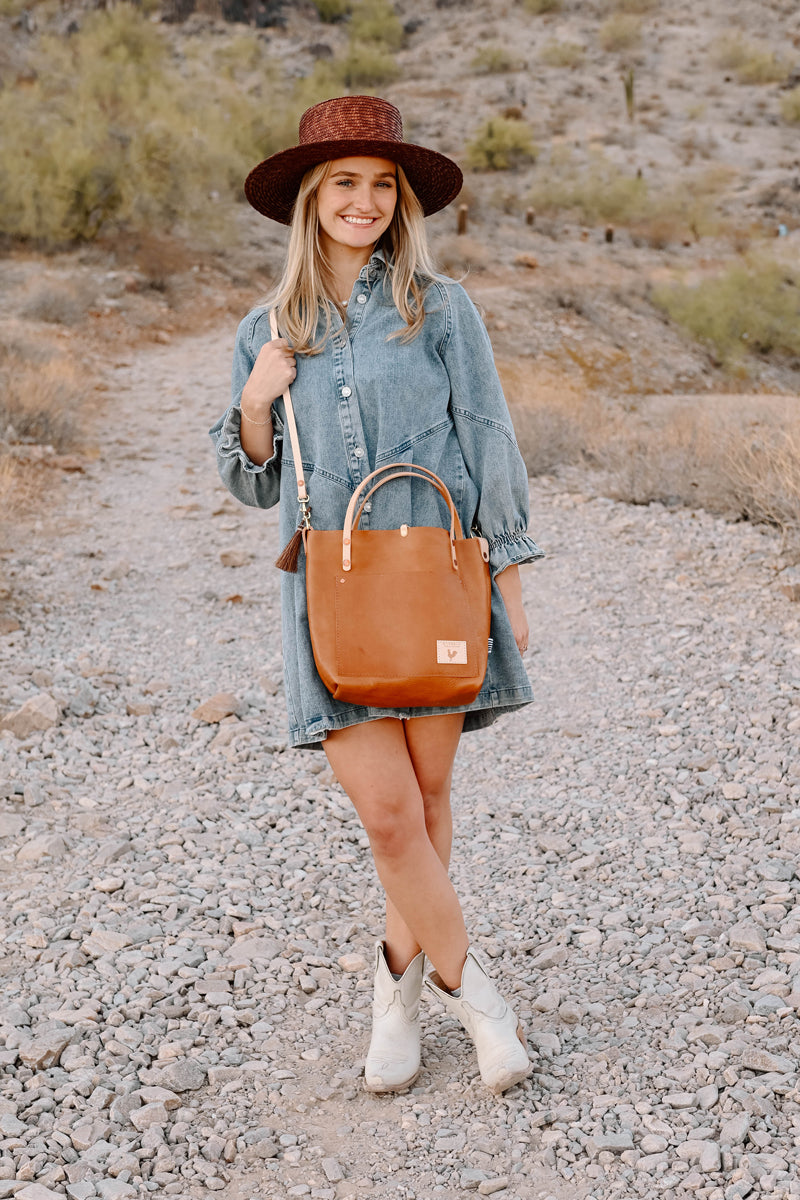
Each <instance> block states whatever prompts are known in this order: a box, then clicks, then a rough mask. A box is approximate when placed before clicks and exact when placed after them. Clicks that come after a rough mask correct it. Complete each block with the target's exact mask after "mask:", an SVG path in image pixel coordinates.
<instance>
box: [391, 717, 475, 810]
mask: <svg viewBox="0 0 800 1200" xmlns="http://www.w3.org/2000/svg"><path fill="white" fill-rule="evenodd" d="M463 727H464V713H463V712H459V713H441V714H438V715H437V716H434V717H411V718H410V720H408V721H406V722H405V734H406V743H407V745H408V752H409V755H410V757H411V763H412V766H413V768H414V774H415V776H416V779H417V782H418V784H419V788H420V791H421V792H422V795H423V797H424V798H425V799H426V800H428V801H431V800H436V799H444V800H448V799H449V796H450V780H451V778H452V774H453V763H454V762H455V757H456V751H457V750H458V743H459V740H460V738H461V731H462V729H463Z"/></svg>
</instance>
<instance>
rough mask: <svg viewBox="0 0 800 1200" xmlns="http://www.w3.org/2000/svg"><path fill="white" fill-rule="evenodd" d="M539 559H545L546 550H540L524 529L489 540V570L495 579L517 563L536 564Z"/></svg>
mask: <svg viewBox="0 0 800 1200" xmlns="http://www.w3.org/2000/svg"><path fill="white" fill-rule="evenodd" d="M539 558H544V550H540V549H539V547H538V546H537V545H536V542H534V541H533V540H532V539H531V538H529V537H528V535H527V533H526V532H525V530H524V529H517V530H514V532H513V533H501V534H500V535H499V536H498V537H495V538H490V539H489V568H490V570H491V572H492V578H493V579H494V577H495V576H496V575H499V574H500V572H501V571H505V569H506V567H511V566H513V565H514V564H515V563H528V562H536V560H537V559H539Z"/></svg>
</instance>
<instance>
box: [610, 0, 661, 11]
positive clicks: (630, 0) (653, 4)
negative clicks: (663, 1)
mask: <svg viewBox="0 0 800 1200" xmlns="http://www.w3.org/2000/svg"><path fill="white" fill-rule="evenodd" d="M609 3H610V7H611V8H614V9H616V11H617V12H620V13H649V12H652V11H653V9H655V8H658V6H659V0H609Z"/></svg>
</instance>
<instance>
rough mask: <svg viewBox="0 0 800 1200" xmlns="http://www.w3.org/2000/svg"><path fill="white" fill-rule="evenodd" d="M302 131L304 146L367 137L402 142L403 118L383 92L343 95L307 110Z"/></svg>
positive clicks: (301, 142) (374, 139)
mask: <svg viewBox="0 0 800 1200" xmlns="http://www.w3.org/2000/svg"><path fill="white" fill-rule="evenodd" d="M299 132H300V145H301V146H304V145H309V144H311V143H314V142H341V141H351V140H352V141H363V140H364V139H369V140H370V141H375V142H402V140H403V119H402V117H401V116H400V112H399V110H398V109H397V108H395V106H394V105H393V104H390V103H389V101H388V100H382V99H381V98H380V96H339V97H337V99H335V100H323V101H322V103H321V104H315V105H314V107H313V108H309V109H308V110H307V111H306V112H304V113H303V116H302V117H301V119H300V131H299Z"/></svg>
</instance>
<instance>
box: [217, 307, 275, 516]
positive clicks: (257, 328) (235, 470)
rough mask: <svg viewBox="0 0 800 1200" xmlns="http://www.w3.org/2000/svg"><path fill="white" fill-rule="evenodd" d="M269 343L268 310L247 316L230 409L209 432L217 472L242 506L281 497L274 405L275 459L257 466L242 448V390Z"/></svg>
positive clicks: (239, 335)
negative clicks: (262, 349)
mask: <svg viewBox="0 0 800 1200" xmlns="http://www.w3.org/2000/svg"><path fill="white" fill-rule="evenodd" d="M266 341H269V324H268V316H267V312H266V309H263V308H259V309H254V310H253V312H251V313H248V315H247V316H246V317H245V318H244V320H243V321H242V322H241V324H240V325H239V328H238V330H237V331H236V344H235V346H234V351H233V372H232V376H231V393H232V401H231V406H230V408H229V409H228V410H227V412H225V413H224V414H223V415H222V416H221V417H220V419H219V420H218V421H217V423H216V424H215V425H213V426H212V427H211V429H210V430H209V434H210V436H211V440H212V442H213V443H214V448H215V450H216V458H217V469H218V471H219V474H220V478H221V479H222V482H223V483H224V484H225V486H226V488H227V489H228V491H229V492H230V493H231V494H232V495H233V496H235V497H236V499H237V500H240V501H241V503H242V504H250V505H252V506H253V507H255V508H271V507H272V506H273V504H277V503H278V500H279V498H280V482H281V454H282V452H283V421H282V420H281V417H280V414H279V413H277V412H276V411H275V405H273V406H272V426H273V429H274V431H275V445H274V448H273V453H272V457H271V458H269V459H267V461H266V462H265V463H254V462H252V460H251V459H250V458H248V456H247V455H246V454H245V452H244V449H243V447H242V439H241V427H242V412H241V401H242V391H243V389H244V385H245V384H246V383H247V380H248V379H249V378H250V372H251V371H252V369H253V365H254V363H255V361H256V358H257V357H258V351H259V350H260V349H261V347H262V346H263V345H264V343H265V342H266Z"/></svg>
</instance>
